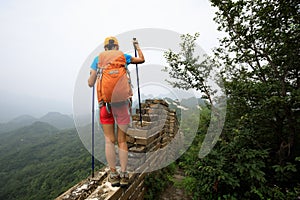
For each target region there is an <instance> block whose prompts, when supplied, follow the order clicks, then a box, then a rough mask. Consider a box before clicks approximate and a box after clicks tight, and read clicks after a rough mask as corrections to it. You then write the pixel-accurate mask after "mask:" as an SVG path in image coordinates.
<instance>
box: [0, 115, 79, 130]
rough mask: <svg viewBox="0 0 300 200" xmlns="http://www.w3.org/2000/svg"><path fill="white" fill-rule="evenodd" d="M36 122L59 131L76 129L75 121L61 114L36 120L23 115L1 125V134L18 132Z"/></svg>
mask: <svg viewBox="0 0 300 200" xmlns="http://www.w3.org/2000/svg"><path fill="white" fill-rule="evenodd" d="M34 122H46V123H48V124H51V125H52V126H54V127H56V128H57V129H67V128H74V127H75V126H74V121H73V119H72V117H71V116H69V115H64V114H61V113H59V112H49V113H47V114H46V115H44V116H42V117H41V118H35V117H32V116H30V115H21V116H19V117H16V118H15V119H13V120H10V121H9V122H7V123H2V124H0V134H1V133H5V132H9V131H13V130H17V129H19V128H21V127H24V126H28V125H31V124H33V123H34Z"/></svg>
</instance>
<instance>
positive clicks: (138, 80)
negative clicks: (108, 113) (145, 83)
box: [133, 38, 143, 127]
mask: <svg viewBox="0 0 300 200" xmlns="http://www.w3.org/2000/svg"><path fill="white" fill-rule="evenodd" d="M133 41H134V42H135V41H136V38H133ZM133 46H134V55H135V57H137V50H136V48H135V45H134V44H133ZM135 68H136V80H137V87H138V100H139V111H140V122H141V127H142V126H143V122H142V110H141V95H140V79H139V70H138V64H135Z"/></svg>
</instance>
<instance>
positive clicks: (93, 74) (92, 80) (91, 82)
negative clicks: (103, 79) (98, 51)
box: [88, 70, 97, 87]
mask: <svg viewBox="0 0 300 200" xmlns="http://www.w3.org/2000/svg"><path fill="white" fill-rule="evenodd" d="M96 79H97V71H96V70H91V72H90V77H89V79H88V85H89V86H90V87H93V86H94V84H95V82H96Z"/></svg>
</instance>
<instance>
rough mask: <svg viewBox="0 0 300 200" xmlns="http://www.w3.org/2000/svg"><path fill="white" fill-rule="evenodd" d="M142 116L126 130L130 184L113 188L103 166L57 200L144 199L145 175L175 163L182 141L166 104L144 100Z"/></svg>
mask: <svg viewBox="0 0 300 200" xmlns="http://www.w3.org/2000/svg"><path fill="white" fill-rule="evenodd" d="M136 113H139V110H137V112H136ZM141 113H142V119H143V120H142V124H141V123H140V121H139V118H140V116H139V114H137V115H133V116H132V119H133V122H132V126H131V127H130V128H128V131H127V143H128V171H129V172H130V173H129V182H130V184H129V185H128V186H127V187H126V188H120V187H112V186H111V184H110V183H109V182H108V181H107V175H108V171H109V169H108V168H107V167H105V168H102V169H101V170H99V171H97V172H96V173H95V176H94V178H92V177H88V178H87V179H85V180H83V181H81V182H80V183H78V184H76V185H75V186H73V187H72V188H70V189H69V190H68V191H66V192H65V193H63V194H62V195H60V196H59V197H57V198H56V200H83V199H84V200H102V199H103V200H104V199H105V200H126V199H132V200H136V199H137V200H139V199H144V193H145V190H146V189H145V186H144V180H145V176H146V175H147V174H149V173H151V172H152V171H155V170H160V169H161V168H163V167H165V166H167V165H168V164H170V163H171V162H172V161H174V160H175V159H176V158H177V157H178V156H179V153H180V152H179V151H180V149H181V147H182V146H183V141H184V140H183V134H182V133H180V132H179V123H178V119H177V116H176V112H175V110H172V109H170V108H169V105H168V103H167V102H166V101H164V100H161V99H149V100H146V101H145V103H142V105H141Z"/></svg>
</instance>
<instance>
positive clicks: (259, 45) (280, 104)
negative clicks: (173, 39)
mask: <svg viewBox="0 0 300 200" xmlns="http://www.w3.org/2000/svg"><path fill="white" fill-rule="evenodd" d="M211 3H212V5H213V6H214V7H216V8H217V9H218V11H217V12H216V16H215V18H214V20H215V21H216V22H217V23H218V25H219V27H218V29H219V30H220V31H223V32H225V33H226V36H225V37H224V38H222V39H221V40H220V46H219V47H218V48H217V49H215V55H214V58H212V59H211V60H209V61H208V60H207V61H206V62H202V63H200V64H198V62H199V60H198V59H197V57H195V56H194V55H193V53H194V49H193V48H192V47H194V45H195V40H196V38H197V37H198V36H199V35H198V34H196V35H195V36H190V35H189V34H187V35H185V36H182V39H183V42H182V44H181V45H182V47H184V45H185V46H190V47H191V48H182V52H181V53H178V54H176V53H173V52H172V51H169V52H166V54H165V56H166V59H167V62H168V63H169V66H168V67H167V69H166V70H168V71H169V72H170V75H171V77H173V78H176V79H178V81H175V83H173V85H174V86H175V87H182V88H188V87H190V88H195V89H198V90H200V91H201V92H203V93H204V95H205V96H206V97H207V98H208V99H211V96H212V94H213V93H211V92H213V91H212V90H210V88H207V87H206V85H205V79H206V78H207V77H206V76H205V75H206V73H204V72H205V71H209V70H211V66H212V64H213V65H215V66H216V67H218V68H221V69H222V70H221V74H222V79H223V83H224V87H225V90H226V94H227V98H228V101H227V116H226V123H225V127H224V129H223V134H222V137H221V139H220V140H219V142H218V144H217V146H216V147H215V148H214V149H213V150H212V152H211V153H210V154H209V155H208V156H206V157H205V158H203V159H198V160H195V162H194V163H190V162H185V161H186V160H188V158H189V157H191V155H190V154H191V151H190V152H187V153H186V156H185V157H184V158H183V163H182V165H184V167H185V169H186V173H187V174H188V175H189V176H188V177H187V179H186V182H185V183H186V186H187V188H190V191H191V192H192V193H193V194H194V196H195V198H198V197H202V198H204V197H207V198H210V199H215V198H219V199H222V198H224V199H293V198H295V197H296V196H297V195H299V180H300V175H299V170H300V167H299V162H298V161H299V156H300V148H299V147H300V145H299V141H300V140H299V139H300V135H299V131H300V118H299V117H300V103H299V102H300V88H299V87H300V77H299V64H300V60H299V59H300V56H299V50H300V49H299V43H300V41H299V40H300V25H299V24H300V23H299V22H300V17H299V16H300V15H299V11H300V6H299V4H298V3H297V1H293V0H284V1H279V0H277V1H275V0H270V1H264V0H263V1H261V0H260V1H258V0H235V1H232V0H228V1H220V0H211ZM209 63H212V64H209ZM209 102H210V103H212V102H213V101H209ZM199 134H201V133H200V132H199ZM195 145H199V143H196V144H195ZM198 148H200V147H199V146H198ZM191 149H194V148H191ZM193 152H195V151H194V150H193ZM189 160H190V159H189ZM297 172H298V173H297ZM297 190H298V191H297ZM297 193H298V194H297Z"/></svg>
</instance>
